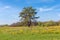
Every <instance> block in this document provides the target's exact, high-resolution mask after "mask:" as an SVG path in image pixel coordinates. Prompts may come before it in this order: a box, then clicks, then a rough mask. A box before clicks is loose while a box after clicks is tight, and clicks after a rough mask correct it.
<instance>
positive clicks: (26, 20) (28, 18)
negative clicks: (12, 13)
mask: <svg viewBox="0 0 60 40" xmlns="http://www.w3.org/2000/svg"><path fill="white" fill-rule="evenodd" d="M36 14H37V12H36V9H34V8H32V7H24V8H23V10H22V12H20V14H19V17H20V18H21V20H20V21H22V22H23V25H27V26H31V25H32V24H31V23H32V22H33V21H34V20H36V19H37V18H38V17H35V15H36Z"/></svg>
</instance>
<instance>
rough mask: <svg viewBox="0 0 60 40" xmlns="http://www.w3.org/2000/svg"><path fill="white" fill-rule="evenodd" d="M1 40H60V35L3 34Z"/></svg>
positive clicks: (0, 35) (0, 36)
mask: <svg viewBox="0 0 60 40" xmlns="http://www.w3.org/2000/svg"><path fill="white" fill-rule="evenodd" d="M0 40H60V34H34V35H33V34H18V35H10V34H1V33H0Z"/></svg>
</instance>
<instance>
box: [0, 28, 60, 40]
mask: <svg viewBox="0 0 60 40" xmlns="http://www.w3.org/2000/svg"><path fill="white" fill-rule="evenodd" d="M45 28H48V30H50V29H52V31H54V33H53V32H51V33H50V31H48V30H47V32H48V33H47V32H45V33H42V30H46V29H45ZM57 28H58V30H60V29H59V28H60V27H34V28H32V29H31V28H28V27H15V28H14V27H1V28H0V40H60V31H58V30H57ZM20 30H23V31H20ZM33 30H35V31H36V30H39V32H35V31H33ZM56 30H57V31H58V33H55V32H57V31H56ZM31 31H32V32H31ZM13 32H14V33H13Z"/></svg>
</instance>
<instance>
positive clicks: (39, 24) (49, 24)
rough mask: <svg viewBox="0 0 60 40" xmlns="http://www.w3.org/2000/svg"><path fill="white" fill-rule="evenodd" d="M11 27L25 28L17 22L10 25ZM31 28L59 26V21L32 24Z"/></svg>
mask: <svg viewBox="0 0 60 40" xmlns="http://www.w3.org/2000/svg"><path fill="white" fill-rule="evenodd" d="M10 26H11V27H21V26H27V24H25V23H24V22H17V23H13V24H11V25H10ZM31 26H40V27H49V26H60V21H57V22H56V21H46V22H40V21H39V22H32V23H31Z"/></svg>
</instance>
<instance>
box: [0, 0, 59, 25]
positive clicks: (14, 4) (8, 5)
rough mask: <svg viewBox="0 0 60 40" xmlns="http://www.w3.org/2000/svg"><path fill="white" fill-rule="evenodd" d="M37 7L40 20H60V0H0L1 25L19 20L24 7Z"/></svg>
mask: <svg viewBox="0 0 60 40" xmlns="http://www.w3.org/2000/svg"><path fill="white" fill-rule="evenodd" d="M29 6H32V7H33V8H36V10H37V15H36V16H39V17H40V18H39V19H37V20H38V21H49V20H53V21H59V20H60V0H0V25H1V24H12V23H15V22H19V21H20V18H19V13H20V12H21V11H22V9H23V8H24V7H29Z"/></svg>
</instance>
